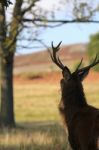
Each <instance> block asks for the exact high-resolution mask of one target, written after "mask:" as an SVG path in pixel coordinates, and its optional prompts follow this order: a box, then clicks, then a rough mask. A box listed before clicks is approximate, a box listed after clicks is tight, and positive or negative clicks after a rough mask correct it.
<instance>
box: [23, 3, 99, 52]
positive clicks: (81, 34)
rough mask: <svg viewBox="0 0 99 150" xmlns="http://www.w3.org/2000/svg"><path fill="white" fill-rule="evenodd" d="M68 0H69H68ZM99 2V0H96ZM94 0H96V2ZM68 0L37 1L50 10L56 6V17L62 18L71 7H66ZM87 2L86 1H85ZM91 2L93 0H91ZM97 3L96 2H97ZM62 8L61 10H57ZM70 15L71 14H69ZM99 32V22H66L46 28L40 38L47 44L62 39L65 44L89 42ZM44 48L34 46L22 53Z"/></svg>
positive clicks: (55, 42) (39, 4) (40, 5)
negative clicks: (91, 36)
mask: <svg viewBox="0 0 99 150" xmlns="http://www.w3.org/2000/svg"><path fill="white" fill-rule="evenodd" d="M67 1H68V0H67ZM72 1H73V0H72ZM95 1H96V2H99V0H95ZM95 1H94V2H95ZM65 2H66V0H63V1H62V0H55V1H54V0H41V1H40V2H38V3H37V6H38V7H41V8H42V7H43V9H45V10H47V11H50V10H51V9H54V6H57V7H56V10H55V11H56V17H57V18H62V17H63V16H64V15H66V9H67V11H68V9H69V8H66V5H65ZM85 2H86V1H85ZM90 2H91V0H90ZM95 4H96V3H95ZM64 6H65V7H64ZM57 9H60V11H57ZM68 12H69V11H68ZM68 15H69V14H68ZM96 32H99V24H95V23H90V24H88V23H86V24H65V25H62V26H59V27H56V28H46V29H44V30H43V31H42V33H41V34H40V37H39V38H40V39H42V40H43V41H44V43H46V45H48V46H50V45H51V42H52V41H53V42H54V44H57V43H59V42H60V41H62V44H63V45H65V44H66V45H68V44H75V43H87V42H88V41H89V39H90V35H92V34H95V33H96ZM43 49H44V48H43V47H42V48H34V49H31V50H28V51H27V50H23V51H21V53H23V54H25V53H31V52H35V51H39V50H43Z"/></svg>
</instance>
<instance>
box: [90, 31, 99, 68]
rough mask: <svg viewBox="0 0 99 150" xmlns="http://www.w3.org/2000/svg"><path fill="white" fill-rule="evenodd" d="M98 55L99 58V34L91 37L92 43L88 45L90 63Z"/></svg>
mask: <svg viewBox="0 0 99 150" xmlns="http://www.w3.org/2000/svg"><path fill="white" fill-rule="evenodd" d="M96 54H97V55H98V56H97V57H99V32H98V33H96V34H94V35H91V36H90V41H89V43H88V55H89V58H90V61H92V57H93V56H95V55H96ZM95 70H96V71H99V66H98V65H97V66H96V67H95Z"/></svg>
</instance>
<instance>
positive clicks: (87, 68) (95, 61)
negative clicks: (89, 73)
mask: <svg viewBox="0 0 99 150" xmlns="http://www.w3.org/2000/svg"><path fill="white" fill-rule="evenodd" d="M97 56H98V55H97V54H96V57H95V59H94V60H93V62H92V63H91V64H90V65H89V66H86V67H84V68H81V69H79V70H78V71H83V70H89V69H90V68H91V67H94V66H95V65H97V64H98V63H99V59H98V60H97V58H98V57H97Z"/></svg>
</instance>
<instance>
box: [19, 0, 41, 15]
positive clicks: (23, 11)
mask: <svg viewBox="0 0 99 150" xmlns="http://www.w3.org/2000/svg"><path fill="white" fill-rule="evenodd" d="M37 1H39V0H33V2H32V3H31V4H30V5H29V6H28V7H27V8H24V9H23V10H22V12H21V15H22V16H23V15H24V14H25V13H26V12H28V11H30V10H31V9H32V8H33V7H34V6H35V3H36V2H37Z"/></svg>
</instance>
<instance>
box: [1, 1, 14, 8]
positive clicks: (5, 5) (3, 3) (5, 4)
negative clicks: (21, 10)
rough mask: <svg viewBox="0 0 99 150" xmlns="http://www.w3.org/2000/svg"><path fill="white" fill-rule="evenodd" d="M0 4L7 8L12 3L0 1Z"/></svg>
mask: <svg viewBox="0 0 99 150" xmlns="http://www.w3.org/2000/svg"><path fill="white" fill-rule="evenodd" d="M0 3H1V4H2V6H4V7H8V6H9V5H10V4H12V2H11V1H10V0H0Z"/></svg>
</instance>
